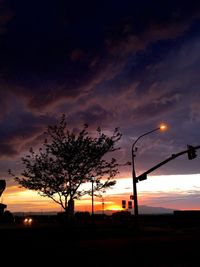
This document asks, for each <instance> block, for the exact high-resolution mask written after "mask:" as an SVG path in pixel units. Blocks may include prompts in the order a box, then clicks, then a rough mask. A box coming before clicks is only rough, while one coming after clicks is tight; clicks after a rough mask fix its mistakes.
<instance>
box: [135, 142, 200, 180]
mask: <svg viewBox="0 0 200 267" xmlns="http://www.w3.org/2000/svg"><path fill="white" fill-rule="evenodd" d="M199 148H200V146H196V147H194V146H188V149H187V150H184V151H181V152H179V153H177V154H172V155H171V157H169V158H167V159H166V160H164V161H162V162H160V163H158V164H157V165H155V166H154V167H152V168H151V169H149V170H148V171H146V172H144V173H142V174H141V175H139V176H138V177H136V178H135V182H136V183H137V182H138V181H142V180H145V179H147V174H148V173H150V172H152V171H154V170H156V169H158V168H159V167H161V166H162V165H164V164H166V163H167V162H169V161H171V160H173V159H175V158H177V157H179V156H181V155H183V154H185V153H188V158H189V159H192V158H190V153H191V151H192V154H193V158H195V157H196V155H194V151H195V150H197V149H199Z"/></svg>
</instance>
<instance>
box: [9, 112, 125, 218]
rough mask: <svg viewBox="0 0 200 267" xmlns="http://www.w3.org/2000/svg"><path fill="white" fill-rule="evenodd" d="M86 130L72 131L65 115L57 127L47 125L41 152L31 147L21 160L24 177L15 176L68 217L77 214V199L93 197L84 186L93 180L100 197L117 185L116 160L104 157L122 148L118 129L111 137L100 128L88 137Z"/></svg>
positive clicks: (18, 180)
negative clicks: (57, 205) (75, 208)
mask: <svg viewBox="0 0 200 267" xmlns="http://www.w3.org/2000/svg"><path fill="white" fill-rule="evenodd" d="M87 128H88V125H86V124H85V125H84V126H83V127H82V130H80V131H79V132H78V133H75V132H74V131H70V130H69V129H67V123H66V118H65V116H64V115H63V116H61V119H60V120H59V123H58V124H57V125H55V126H48V128H47V129H48V130H47V132H46V134H47V139H45V141H44V144H43V147H42V148H40V149H39V152H37V153H36V152H34V150H33V148H31V149H30V151H29V152H30V153H29V154H28V155H26V156H25V157H23V158H22V162H23V165H24V166H25V169H24V170H23V172H22V173H21V175H22V176H17V177H16V176H15V177H14V179H15V181H17V182H18V183H19V184H20V185H21V186H23V187H25V188H28V189H30V190H35V191H38V193H39V194H40V195H42V196H45V197H49V198H51V199H52V200H53V201H55V202H56V203H57V204H59V205H61V206H62V208H63V209H64V210H65V211H66V212H68V213H67V214H68V216H72V215H73V214H74V200H75V199H80V198H81V197H82V196H83V195H86V194H89V195H91V189H86V188H87V187H85V188H84V187H82V186H81V185H83V184H85V183H88V182H91V181H92V179H93V181H94V182H93V192H94V194H96V195H101V193H102V192H104V191H105V190H106V189H107V188H110V187H111V186H113V185H114V184H115V183H116V181H115V180H114V177H115V176H116V174H117V173H118V172H119V171H118V166H119V164H118V163H117V160H116V159H115V158H111V160H110V161H108V160H106V159H105V157H104V156H105V155H106V154H107V153H108V152H114V151H115V150H117V149H120V148H119V147H118V148H116V147H115V144H116V143H117V142H118V141H119V140H120V138H121V136H122V135H121V133H119V130H118V128H116V129H115V130H114V133H113V134H112V136H111V137H109V136H107V135H105V134H104V133H102V131H101V129H100V127H99V128H97V130H96V135H95V137H92V136H89V133H88V131H87ZM89 188H91V186H89Z"/></svg>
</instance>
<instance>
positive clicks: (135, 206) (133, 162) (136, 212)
mask: <svg viewBox="0 0 200 267" xmlns="http://www.w3.org/2000/svg"><path fill="white" fill-rule="evenodd" d="M158 130H160V127H158V128H155V129H153V130H151V131H149V132H146V133H144V134H142V135H140V136H139V137H138V138H137V139H136V140H135V142H134V143H133V144H132V149H131V153H132V178H133V202H134V215H135V216H136V217H137V216H138V197H137V178H136V173H135V161H134V158H135V153H134V152H135V144H136V143H137V141H138V140H139V139H140V138H141V137H143V136H145V135H148V134H150V133H153V132H155V131H158Z"/></svg>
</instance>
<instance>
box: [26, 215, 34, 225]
mask: <svg viewBox="0 0 200 267" xmlns="http://www.w3.org/2000/svg"><path fill="white" fill-rule="evenodd" d="M32 222H33V219H32V218H30V217H29V218H25V219H24V224H25V225H31V224H32Z"/></svg>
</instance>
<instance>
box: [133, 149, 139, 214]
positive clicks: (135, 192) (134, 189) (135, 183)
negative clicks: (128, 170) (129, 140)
mask: <svg viewBox="0 0 200 267" xmlns="http://www.w3.org/2000/svg"><path fill="white" fill-rule="evenodd" d="M134 157H135V154H134V150H133V148H132V177H133V202H134V215H135V216H138V199H137V182H136V174H135V162H134Z"/></svg>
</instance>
